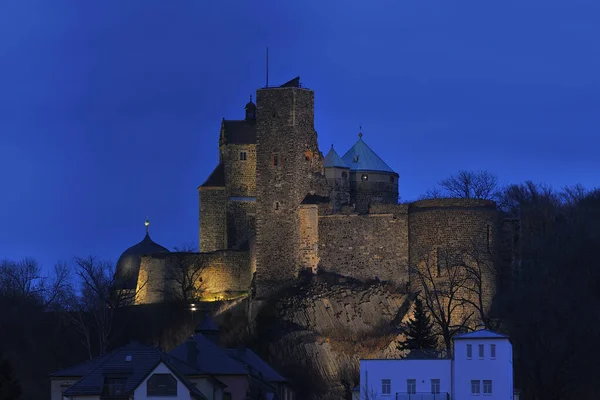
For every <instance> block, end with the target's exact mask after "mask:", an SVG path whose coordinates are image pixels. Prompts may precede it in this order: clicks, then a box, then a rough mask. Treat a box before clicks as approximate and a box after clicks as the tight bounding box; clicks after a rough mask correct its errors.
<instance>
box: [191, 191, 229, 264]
mask: <svg viewBox="0 0 600 400" xmlns="http://www.w3.org/2000/svg"><path fill="white" fill-rule="evenodd" d="M198 195H199V200H200V224H199V226H200V232H199V238H200V251H201V252H210V251H215V250H223V249H226V248H227V195H226V191H225V188H224V187H200V188H199V190H198Z"/></svg>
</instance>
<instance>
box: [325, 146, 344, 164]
mask: <svg viewBox="0 0 600 400" xmlns="http://www.w3.org/2000/svg"><path fill="white" fill-rule="evenodd" d="M323 166H324V167H325V168H350V167H349V166H347V165H346V163H345V162H344V160H342V158H341V157H340V156H339V154H338V153H337V151H335V149H334V148H333V145H331V149H329V153H327V155H326V156H325V160H323Z"/></svg>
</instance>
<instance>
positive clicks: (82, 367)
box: [50, 353, 112, 377]
mask: <svg viewBox="0 0 600 400" xmlns="http://www.w3.org/2000/svg"><path fill="white" fill-rule="evenodd" d="M111 354H112V353H107V354H105V355H103V356H100V357H96V358H94V359H92V360H88V361H84V362H82V363H81V364H77V365H73V366H71V367H68V368H65V369H61V370H60V371H57V372H55V373H53V374H51V375H50V376H56V377H61V376H65V377H67V376H73V377H76V376H84V375H86V374H89V373H90V372H91V371H92V370H94V369H95V368H97V367H98V366H99V365H100V364H102V362H104V360H106V359H107V358H108V357H110V355H111Z"/></svg>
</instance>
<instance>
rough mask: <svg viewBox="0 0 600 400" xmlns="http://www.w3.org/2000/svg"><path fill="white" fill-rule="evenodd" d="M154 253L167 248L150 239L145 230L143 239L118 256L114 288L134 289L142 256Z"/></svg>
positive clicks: (167, 251)
mask: <svg viewBox="0 0 600 400" xmlns="http://www.w3.org/2000/svg"><path fill="white" fill-rule="evenodd" d="M154 253H169V250H167V249H166V248H165V247H163V246H161V245H160V244H158V243H155V242H154V241H153V240H152V239H150V234H149V233H148V231H147V230H146V236H145V237H144V239H143V240H142V241H141V242H139V243H138V244H135V245H133V246H131V247H130V248H128V249H127V250H125V251H124V252H123V254H121V257H119V260H118V261H117V267H116V268H115V289H133V290H135V289H136V287H137V280H138V274H139V272H140V264H141V262H142V256H143V255H146V254H154Z"/></svg>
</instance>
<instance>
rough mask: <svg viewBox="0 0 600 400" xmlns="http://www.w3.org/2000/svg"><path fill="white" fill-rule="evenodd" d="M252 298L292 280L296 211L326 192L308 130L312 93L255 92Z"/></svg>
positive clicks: (295, 257) (310, 127)
mask: <svg viewBox="0 0 600 400" xmlns="http://www.w3.org/2000/svg"><path fill="white" fill-rule="evenodd" d="M256 100H257V108H258V111H257V143H256V175H257V180H256V203H257V204H256V282H257V287H256V294H257V296H258V297H265V296H268V295H269V294H270V293H272V292H273V291H275V290H277V288H278V287H281V286H282V285H286V284H287V283H289V282H291V281H292V280H293V279H295V278H296V277H297V276H298V273H299V271H300V269H301V262H300V255H299V249H300V228H299V213H298V209H299V206H300V203H301V202H302V200H303V199H304V197H305V196H306V195H307V194H308V193H310V192H315V193H316V194H320V195H323V194H324V195H327V194H328V193H323V191H324V189H325V188H327V184H326V181H325V177H324V175H322V172H323V156H322V154H321V153H320V152H319V149H318V145H317V135H316V132H315V130H314V92H312V91H311V90H307V89H301V88H292V87H289V88H269V89H261V90H258V91H257V96H256Z"/></svg>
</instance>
